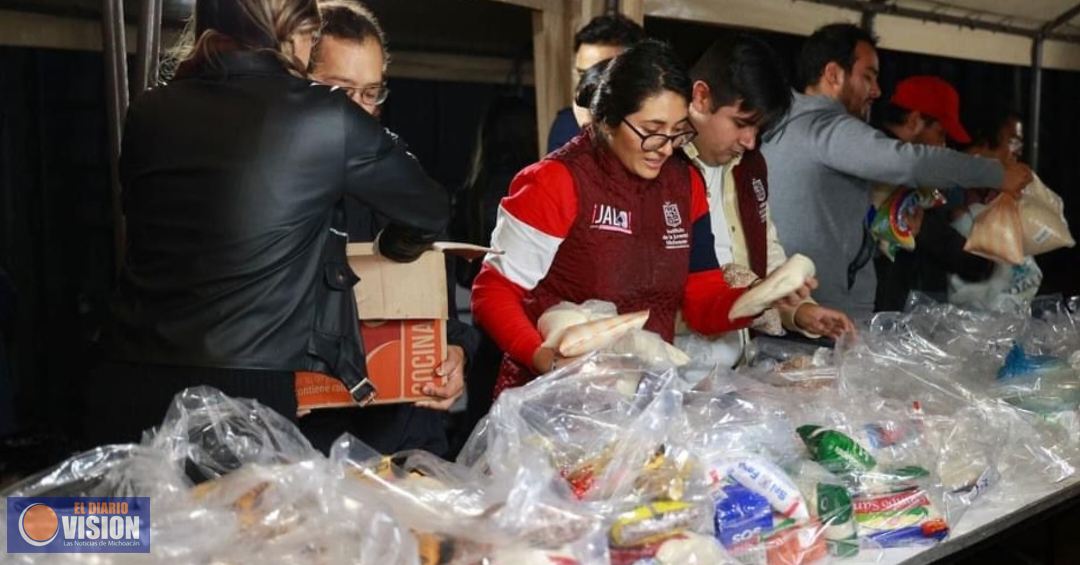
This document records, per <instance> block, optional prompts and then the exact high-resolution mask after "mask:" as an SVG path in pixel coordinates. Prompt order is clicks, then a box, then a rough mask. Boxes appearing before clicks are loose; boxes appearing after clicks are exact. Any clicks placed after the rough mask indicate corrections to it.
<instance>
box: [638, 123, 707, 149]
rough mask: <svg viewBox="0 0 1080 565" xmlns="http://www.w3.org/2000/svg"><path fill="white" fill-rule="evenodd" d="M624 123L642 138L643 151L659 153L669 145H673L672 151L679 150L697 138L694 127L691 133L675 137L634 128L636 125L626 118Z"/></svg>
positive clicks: (677, 134)
mask: <svg viewBox="0 0 1080 565" xmlns="http://www.w3.org/2000/svg"><path fill="white" fill-rule="evenodd" d="M622 121H623V123H624V124H626V125H627V127H629V128H630V131H632V132H634V133H635V134H637V136H638V137H640V138H641V150H642V151H659V150H660V149H661V148H663V147H664V146H665V145H667V144H668V143H671V147H672V149H678V148H680V147H682V146H683V145H686V144H687V143H690V142H691V141H693V140H694V138H695V137H697V131H696V130H694V129H693V128H692V127H691V129H690V130H689V131H684V132H682V133H676V134H675V135H667V134H663V133H645V132H643V131H641V130H639V129H638V128H636V127H634V124H632V123H630V122H629V121H628V120H627V119H626V118H623V120H622Z"/></svg>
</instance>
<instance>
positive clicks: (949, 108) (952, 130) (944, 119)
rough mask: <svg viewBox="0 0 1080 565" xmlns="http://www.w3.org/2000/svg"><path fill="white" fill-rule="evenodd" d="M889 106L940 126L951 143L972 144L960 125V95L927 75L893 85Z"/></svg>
mask: <svg viewBox="0 0 1080 565" xmlns="http://www.w3.org/2000/svg"><path fill="white" fill-rule="evenodd" d="M890 102H892V103H893V104H896V105H897V106H900V107H901V108H905V109H908V110H913V111H916V112H919V113H921V114H925V115H927V116H930V117H931V118H934V119H935V120H937V121H939V122H941V126H942V127H943V128H945V133H946V135H948V136H949V138H950V139H952V140H953V141H956V142H958V143H971V136H970V135H968V132H967V130H965V129H964V126H963V125H961V124H960V95H959V94H957V93H956V89H955V88H953V85H951V84H949V83H948V82H946V81H945V80H943V79H940V78H938V77H935V76H926V75H922V76H913V77H908V78H906V79H904V80H902V81H900V82H898V83H897V84H896V92H893V95H892V98H891V99H890Z"/></svg>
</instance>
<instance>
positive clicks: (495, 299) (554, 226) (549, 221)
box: [472, 161, 577, 367]
mask: <svg viewBox="0 0 1080 565" xmlns="http://www.w3.org/2000/svg"><path fill="white" fill-rule="evenodd" d="M508 194H509V195H508V196H507V197H506V198H503V200H502V202H501V203H500V205H499V212H498V220H497V221H496V225H495V231H494V232H492V236H491V246H492V248H494V249H498V250H500V251H502V254H501V255H489V256H488V257H487V258H486V259H485V260H484V266H483V267H482V268H481V269H480V273H479V274H478V275H477V276H476V279H475V280H474V281H473V288H472V311H473V317H474V318H475V319H476V323H477V325H479V326H480V327H481V328H483V329H484V331H486V332H487V333H488V335H490V336H491V338H492V339H493V340H494V341H495V343H496V344H497V345H498V346H499V348H500V349H502V350H503V351H505V352H506V353H508V354H509V355H510V357H511V358H512V359H513V360H515V361H517V362H519V363H521V364H523V365H525V366H526V367H532V358H533V354H534V353H536V350H537V349H538V348H539V347H540V344H541V343H542V342H543V338H542V337H541V336H540V332H539V331H538V330H537V329H536V324H535V322H534V321H533V320H532V319H531V318H530V317H529V315H528V314H527V313H526V311H525V306H524V301H525V295H526V293H527V292H528V291H529V290H531V289H532V288H535V286H536V285H537V284H538V283H539V282H540V281H541V280H543V278H544V277H545V276H546V275H547V271H548V269H549V268H550V267H551V262H552V261H553V260H554V258H555V254H556V253H557V252H558V248H559V245H560V244H561V243H562V241H563V239H565V238H566V235H567V234H569V233H570V228H571V227H572V226H573V224H574V219H575V218H576V217H577V192H576V189H575V188H574V182H573V178H572V177H571V176H570V171H569V170H568V169H567V168H566V166H565V165H563V164H562V163H559V162H557V161H541V162H539V163H537V164H535V165H532V166H530V167H528V168H526V169H525V170H523V171H521V172H520V173H518V175H517V176H516V177H514V180H513V182H511V183H510V190H509V192H508Z"/></svg>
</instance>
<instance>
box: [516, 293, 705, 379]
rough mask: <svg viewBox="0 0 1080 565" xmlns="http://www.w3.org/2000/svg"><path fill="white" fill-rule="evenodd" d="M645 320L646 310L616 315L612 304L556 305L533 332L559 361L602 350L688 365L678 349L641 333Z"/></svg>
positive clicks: (605, 302)
mask: <svg viewBox="0 0 1080 565" xmlns="http://www.w3.org/2000/svg"><path fill="white" fill-rule="evenodd" d="M648 319H649V312H648V311H647V310H645V311H641V312H633V313H629V314H619V313H618V311H617V310H616V308H615V305H614V304H612V303H611V302H607V301H603V300H586V301H585V302H583V303H581V304H574V303H572V302H560V303H559V304H556V305H555V306H552V307H551V308H548V309H547V311H545V312H544V313H543V314H541V315H540V319H539V320H538V321H537V329H539V330H540V335H541V336H542V337H543V338H544V346H545V347H552V348H556V349H557V350H558V352H559V355H562V356H563V357H579V356H581V355H585V354H586V353H590V352H592V351H597V350H601V349H604V350H608V351H613V352H616V353H625V354H632V355H637V356H638V357H641V358H643V359H653V360H656V361H657V362H661V363H667V364H673V365H675V366H682V365H685V364H686V363H687V362H689V358H688V357H687V356H686V354H685V353H683V352H682V351H680V350H679V349H678V348H676V347H675V346H673V345H671V344H669V343H667V342H665V341H664V340H663V339H662V338H660V336H659V335H657V334H655V333H653V332H648V331H645V330H644V329H642V328H643V327H644V326H645V323H646V322H647V321H648Z"/></svg>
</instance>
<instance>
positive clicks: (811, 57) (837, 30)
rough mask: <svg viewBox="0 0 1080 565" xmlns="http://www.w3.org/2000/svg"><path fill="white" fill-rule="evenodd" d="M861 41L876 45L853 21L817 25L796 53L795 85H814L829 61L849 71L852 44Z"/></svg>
mask: <svg viewBox="0 0 1080 565" xmlns="http://www.w3.org/2000/svg"><path fill="white" fill-rule="evenodd" d="M862 41H865V42H866V43H869V44H870V45H872V46H875V47H876V46H877V38H876V37H874V36H873V35H871V34H870V33H869V32H867V31H866V30H864V29H863V28H861V27H859V26H857V25H854V24H847V23H837V24H829V25H827V26H824V27H821V28H818V30H817V31H815V32H814V34H813V35H811V36H810V37H809V38H807V39H806V42H805V43H803V46H802V51H800V52H799V62H798V69H797V70H796V75H797V76H796V79H797V82H798V84H797V86H798V88H799V89H804V88H806V87H807V86H811V85H814V84H817V82H818V80H820V79H821V75H822V74H823V73H824V72H825V66H826V65H828V64H829V63H836V64H838V65H840V66H841V67H842V68H843V69H844V70H845V71H847V72H849V73H850V72H851V69H852V67H854V66H855V46H856V45H858V44H859V42H862Z"/></svg>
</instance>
